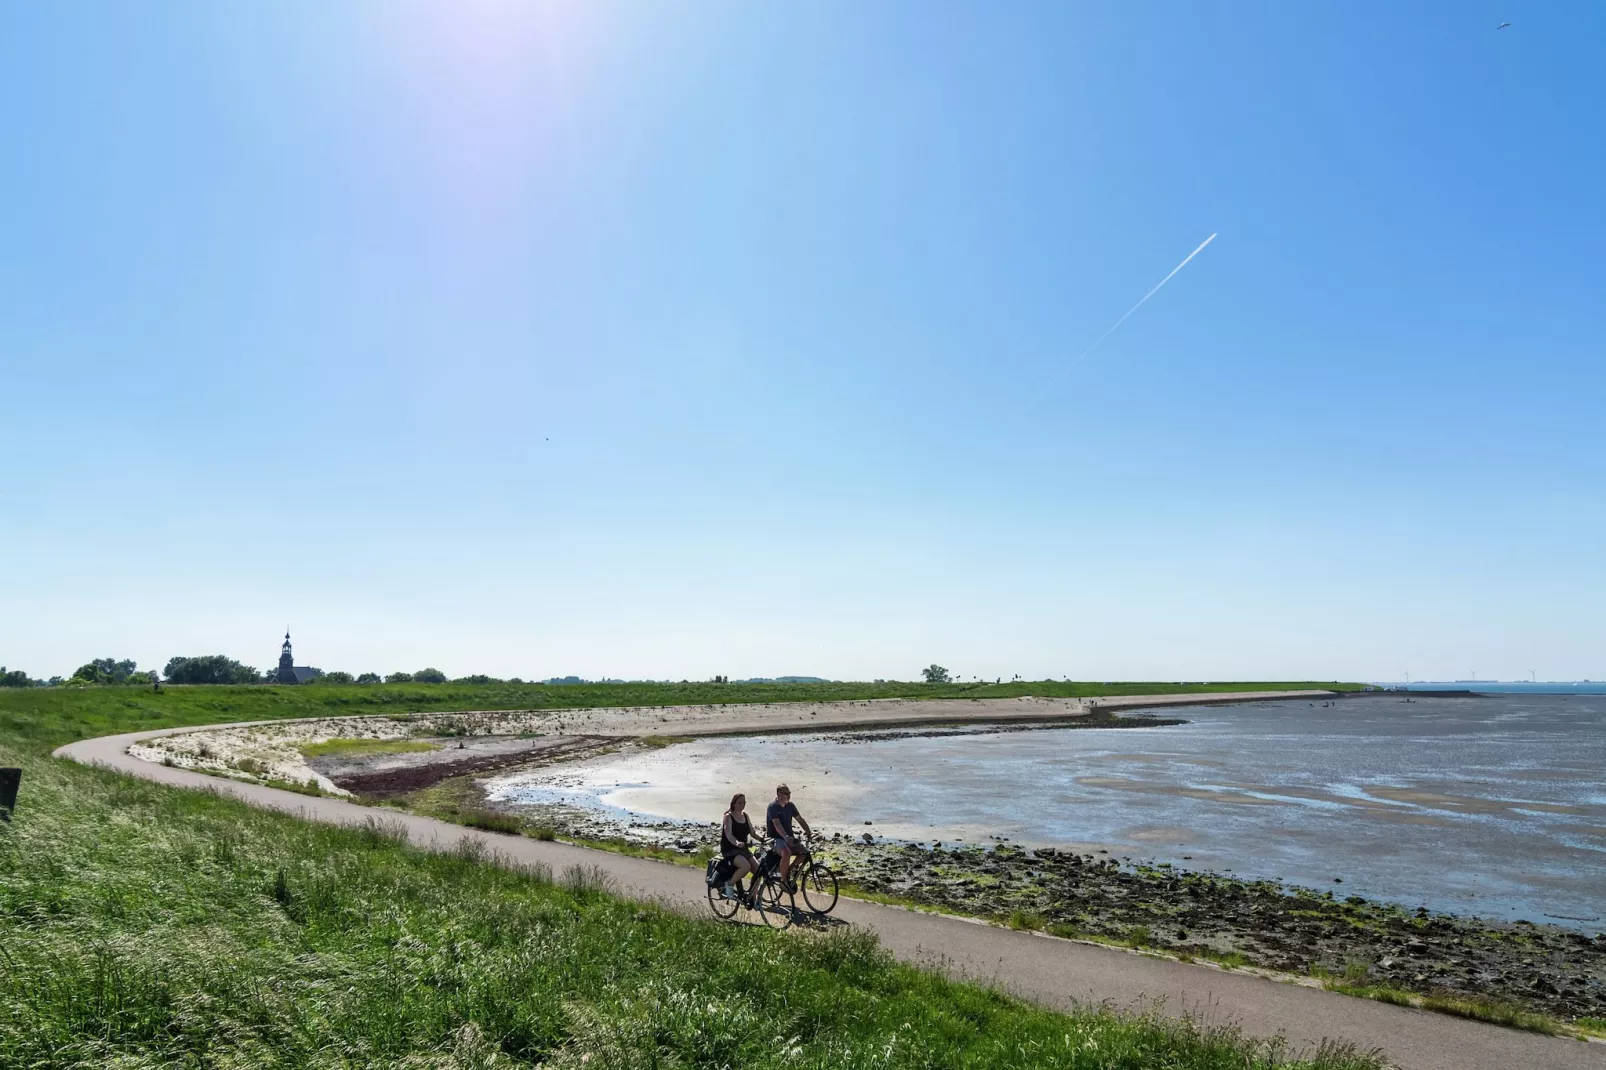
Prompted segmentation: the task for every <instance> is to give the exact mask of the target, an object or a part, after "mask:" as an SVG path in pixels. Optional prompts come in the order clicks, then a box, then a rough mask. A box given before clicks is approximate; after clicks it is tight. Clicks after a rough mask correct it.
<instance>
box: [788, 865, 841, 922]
mask: <svg viewBox="0 0 1606 1070" xmlns="http://www.w3.org/2000/svg"><path fill="white" fill-rule="evenodd" d="M797 883H798V887H799V888H800V889H801V890H802V892H803V902H804V903H805V904H807V906H808V908H809V909H810V910H812V911H814V913H816V914H829V913H831V911H833V910H835V909H836V900H837V881H836V874H835V873H833V872H831V869H830V867H828V866H822V865H820V864H819V863H818V862H814V861H810V862H809V864H808V866H807V867H805V868H804V870H803V873H802V875H801V876H800V877H799V878H798V882H797Z"/></svg>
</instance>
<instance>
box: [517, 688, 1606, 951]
mask: <svg viewBox="0 0 1606 1070" xmlns="http://www.w3.org/2000/svg"><path fill="white" fill-rule="evenodd" d="M1167 712H1170V711H1167ZM1175 713H1176V715H1177V716H1181V717H1186V718H1187V719H1188V721H1189V723H1188V724H1185V725H1177V726H1169V727H1158V728H1141V729H1132V728H1126V729H1036V730H1031V731H994V732H987V731H978V732H975V733H972V734H960V735H935V736H920V735H904V734H887V733H870V734H854V733H837V734H830V735H814V736H783V737H752V738H744V739H706V740H698V741H694V742H691V743H686V744H681V745H678V746H673V747H667V748H663V749H662V750H658V751H653V752H647V753H636V754H633V755H624V756H610V757H607V758H603V759H601V760H597V761H593V762H589V763H580V764H579V765H577V766H573V767H560V769H558V770H552V771H545V772H543V773H540V774H536V775H534V776H530V775H526V776H523V777H509V778H503V779H502V780H500V781H498V782H493V785H492V788H493V794H496V795H497V796H498V797H501V798H504V799H507V800H509V801H515V802H516V801H519V800H521V799H522V800H524V801H529V802H541V801H552V800H553V799H556V798H559V797H561V798H562V799H563V800H564V801H567V802H569V803H571V804H579V805H590V806H596V807H599V808H603V809H608V810H611V811H613V812H614V813H616V814H623V815H641V816H649V817H669V818H680V819H686V820H697V821H702V822H711V821H715V820H717V819H718V817H719V814H720V813H722V812H723V810H724V808H725V805H726V803H727V801H728V800H729V797H730V795H731V793H732V792H734V791H738V790H740V791H744V792H745V793H747V795H748V796H749V798H750V799H751V800H752V803H753V805H754V806H757V807H761V806H762V805H763V804H764V803H765V802H767V801H768V798H769V795H770V793H771V792H772V790H773V787H774V784H775V783H776V782H777V781H779V780H787V781H789V782H790V783H791V784H792V786H793V789H794V793H795V795H794V797H795V799H796V801H797V803H798V805H799V806H800V808H801V809H802V811H803V813H804V814H805V816H807V817H809V818H810V820H811V821H814V822H815V823H816V824H821V825H824V826H825V827H827V828H830V829H833V830H836V831H847V832H851V833H853V834H855V835H857V834H860V833H862V832H866V831H867V832H870V833H871V834H872V835H877V836H881V837H889V836H890V837H894V838H902V839H907V840H914V841H919V842H926V843H930V842H932V841H941V842H948V843H952V842H955V841H956V840H961V839H962V840H964V841H965V842H970V843H976V842H997V841H1000V840H1005V839H1007V840H1009V841H1011V842H1017V843H1024V844H1036V845H1045V844H1052V845H1069V846H1075V847H1078V848H1082V849H1087V850H1093V849H1098V848H1103V849H1107V850H1110V851H1112V852H1113V853H1114V854H1115V855H1116V856H1117V857H1127V858H1131V859H1134V860H1142V861H1147V862H1153V863H1160V862H1168V863H1172V864H1174V865H1178V866H1182V867H1186V868H1190V869H1213V870H1218V871H1224V872H1231V873H1232V874H1233V875H1235V876H1241V877H1245V878H1256V879H1260V878H1274V879H1278V880H1282V881H1285V882H1288V883H1292V884H1299V885H1304V886H1307V887H1314V888H1318V889H1323V890H1331V891H1333V892H1334V893H1335V894H1337V895H1339V896H1341V897H1342V896H1347V895H1362V896H1365V897H1367V898H1372V899H1381V900H1385V901H1390V902H1398V903H1402V904H1404V905H1406V906H1410V907H1415V906H1417V905H1425V906H1428V907H1430V908H1433V909H1436V910H1451V911H1455V912H1458V913H1465V914H1478V915H1482V916H1485V917H1490V918H1497V919H1502V920H1515V919H1517V918H1527V919H1529V920H1531V921H1549V922H1554V923H1557V924H1563V925H1569V926H1572V927H1575V928H1580V929H1585V930H1589V931H1595V930H1599V929H1602V928H1606V783H1603V776H1602V770H1606V697H1603V696H1598V695H1588V694H1569V695H1545V694H1503V695H1485V696H1478V697H1465V698H1438V697H1434V698H1429V697H1422V696H1411V695H1402V694H1399V693H1387V694H1380V695H1371V696H1364V697H1357V698H1346V699H1342V700H1333V701H1331V702H1329V703H1325V704H1324V703H1323V702H1322V701H1321V700H1319V699H1318V700H1315V701H1314V702H1311V701H1307V700H1298V701H1279V702H1259V703H1245V704H1240V705H1226V706H1206V707H1194V708H1188V709H1185V710H1178V711H1175ZM1335 878H1336V879H1335Z"/></svg>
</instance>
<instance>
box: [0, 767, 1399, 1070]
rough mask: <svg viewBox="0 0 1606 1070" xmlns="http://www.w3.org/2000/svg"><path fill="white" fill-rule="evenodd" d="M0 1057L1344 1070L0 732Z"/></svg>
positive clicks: (1363, 1061)
mask: <svg viewBox="0 0 1606 1070" xmlns="http://www.w3.org/2000/svg"><path fill="white" fill-rule="evenodd" d="M17 763H20V764H21V765H22V766H23V767H24V770H25V773H24V795H23V798H22V805H21V806H20V807H19V809H18V812H17V817H16V821H15V822H14V823H13V824H12V825H9V826H0V948H3V952H0V1066H8V1067H9V1066H17V1067H33V1068H57V1067H74V1068H79V1067H82V1068H89V1067H106V1066H115V1067H118V1068H121V1070H133V1068H155V1067H168V1066H177V1067H202V1066H206V1067H246V1066H253V1067H254V1066H265V1067H266V1066H272V1067H297V1068H300V1067H308V1068H336V1067H341V1068H346V1067H366V1066H395V1067H412V1068H424V1067H432V1068H447V1067H452V1068H470V1067H474V1068H485V1070H489V1068H493V1067H495V1068H513V1067H533V1066H546V1067H555V1068H575V1067H581V1066H584V1067H587V1068H601V1067H606V1068H616V1067H649V1066H656V1067H669V1066H678V1067H708V1068H715V1067H735V1066H741V1067H753V1068H758V1070H766V1068H779V1067H782V1066H785V1067H816V1068H826V1067H855V1068H857V1067H911V1068H913V1067H953V1068H981V1067H988V1068H991V1067H1000V1068H1012V1067H1079V1068H1089V1067H1101V1068H1116V1067H1132V1068H1136V1067H1150V1066H1154V1067H1161V1066H1163V1067H1169V1068H1173V1070H1194V1068H1201V1070H1227V1068H1233V1070H1252V1068H1253V1070H1259V1068H1271V1067H1281V1066H1294V1065H1298V1066H1305V1067H1311V1068H1317V1067H1320V1068H1323V1070H1362V1068H1368V1070H1369V1068H1373V1067H1376V1066H1378V1065H1379V1064H1378V1062H1377V1060H1375V1059H1372V1058H1370V1057H1367V1056H1363V1055H1359V1054H1356V1053H1355V1052H1353V1051H1349V1050H1345V1049H1336V1048H1330V1049H1328V1050H1326V1051H1324V1052H1322V1053H1319V1054H1317V1055H1315V1056H1313V1057H1311V1058H1309V1059H1307V1060H1306V1061H1304V1062H1297V1063H1296V1062H1292V1061H1290V1060H1289V1059H1288V1056H1287V1053H1286V1052H1285V1051H1284V1050H1283V1049H1282V1048H1281V1047H1280V1046H1279V1045H1277V1044H1275V1043H1260V1042H1254V1041H1250V1040H1246V1039H1244V1038H1243V1037H1241V1036H1239V1035H1237V1034H1235V1033H1233V1032H1231V1031H1219V1030H1217V1031H1210V1030H1206V1029H1203V1028H1201V1027H1198V1026H1195V1025H1193V1024H1191V1023H1187V1022H1177V1021H1168V1020H1160V1019H1153V1018H1124V1017H1118V1016H1115V1015H1112V1014H1110V1013H1108V1012H1105V1011H1102V1010H1093V1009H1090V1010H1087V1011H1083V1012H1079V1013H1076V1014H1071V1015H1061V1014H1056V1013H1052V1012H1049V1011H1045V1010H1041V1009H1037V1008H1034V1007H1030V1006H1027V1005H1024V1004H1022V1003H1020V1002H1017V1001H1015V1000H1013V999H1011V998H1009V997H1006V996H1004V995H1001V994H998V993H996V992H993V991H989V990H986V989H983V988H978V987H973V986H970V985H965V984H958V983H953V982H950V981H947V980H945V979H943V978H941V977H939V976H937V975H935V974H932V973H928V972H923V971H920V970H917V969H914V968H911V967H906V966H902V965H899V964H896V963H895V962H893V961H892V960H891V959H890V958H889V956H888V955H887V954H886V953H885V952H884V951H883V950H882V949H881V948H880V947H878V946H877V944H876V942H875V940H874V938H873V937H871V936H868V935H865V934H863V933H857V932H853V931H845V932H837V933H832V934H826V935H813V934H800V935H796V936H793V935H792V934H775V933H771V932H768V931H766V930H765V929H763V928H762V927H746V926H735V925H719V924H716V923H713V922H712V921H703V920H698V919H693V918H687V917H682V916H680V915H677V914H675V913H673V912H669V911H665V910H662V909H658V908H655V907H651V906H644V905H641V904H639V903H635V902H629V901H625V900H621V899H618V898H616V897H614V896H613V895H611V894H609V892H608V889H607V888H606V886H605V884H604V882H601V881H599V880H598V879H597V877H596V875H595V874H594V873H589V872H587V871H585V870H575V871H571V872H569V873H567V874H565V875H564V876H563V877H562V878H561V879H559V880H556V881H555V880H554V879H553V878H552V876H551V875H550V874H549V873H547V872H545V871H542V870H539V869H535V870H527V871H516V870H513V869H510V868H507V867H504V866H499V865H495V864H491V862H492V861H494V860H491V859H487V858H486V857H484V855H485V851H484V849H483V848H481V847H477V846H475V847H467V848H465V849H463V850H461V851H458V852H455V853H451V854H430V853H425V852H422V851H419V850H416V849H414V848H413V847H411V846H409V845H408V844H407V842H406V837H405V835H404V834H403V833H402V832H401V830H400V828H399V826H396V825H393V824H386V823H384V822H383V821H381V820H378V819H376V820H373V821H370V822H369V824H368V825H366V826H364V827H361V828H352V829H335V828H329V827H324V826H318V825H312V824H307V823H303V822H300V821H297V820H296V819H294V818H291V817H288V816H284V815H279V814H274V813H268V812H261V811H254V810H251V809H248V808H246V807H245V806H243V805H241V804H239V803H237V802H234V801H232V800H228V799H224V798H221V797H218V796H216V795H213V794H210V793H206V792H189V791H176V790H173V789H168V788H162V787H158V786H155V785H151V784H147V783H144V782H140V781H136V780H132V779H129V778H124V777H120V776H116V775H113V774H109V773H105V772H102V771H97V770H89V769H83V768H79V767H77V766H71V765H68V764H66V763H61V762H54V761H50V760H47V759H42V758H40V757H38V756H36V755H34V754H28V753H21V752H19V751H17V750H16V749H14V748H13V749H9V750H8V749H6V748H4V747H0V764H17Z"/></svg>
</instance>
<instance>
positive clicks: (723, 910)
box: [708, 884, 741, 921]
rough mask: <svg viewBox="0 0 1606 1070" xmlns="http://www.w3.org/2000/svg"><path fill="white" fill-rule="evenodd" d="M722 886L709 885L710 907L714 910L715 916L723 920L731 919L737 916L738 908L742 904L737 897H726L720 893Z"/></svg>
mask: <svg viewBox="0 0 1606 1070" xmlns="http://www.w3.org/2000/svg"><path fill="white" fill-rule="evenodd" d="M719 889H720V886H719V885H717V884H710V885H709V886H708V909H709V910H712V911H713V912H714V917H716V918H719V919H720V920H721V921H729V920H730V919H731V918H734V917H735V916H736V908H737V907H738V906H740V905H741V904H740V903H739V902H738V901H737V900H735V899H726V898H725V897H724V896H722V895H720V894H719Z"/></svg>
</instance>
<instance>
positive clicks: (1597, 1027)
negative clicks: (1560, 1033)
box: [1571, 1018, 1606, 1037]
mask: <svg viewBox="0 0 1606 1070" xmlns="http://www.w3.org/2000/svg"><path fill="white" fill-rule="evenodd" d="M1571 1025H1572V1027H1573V1028H1574V1029H1576V1030H1578V1031H1579V1032H1580V1033H1584V1034H1587V1035H1588V1036H1592V1037H1606V1018H1574V1019H1573V1020H1572V1022H1571Z"/></svg>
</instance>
